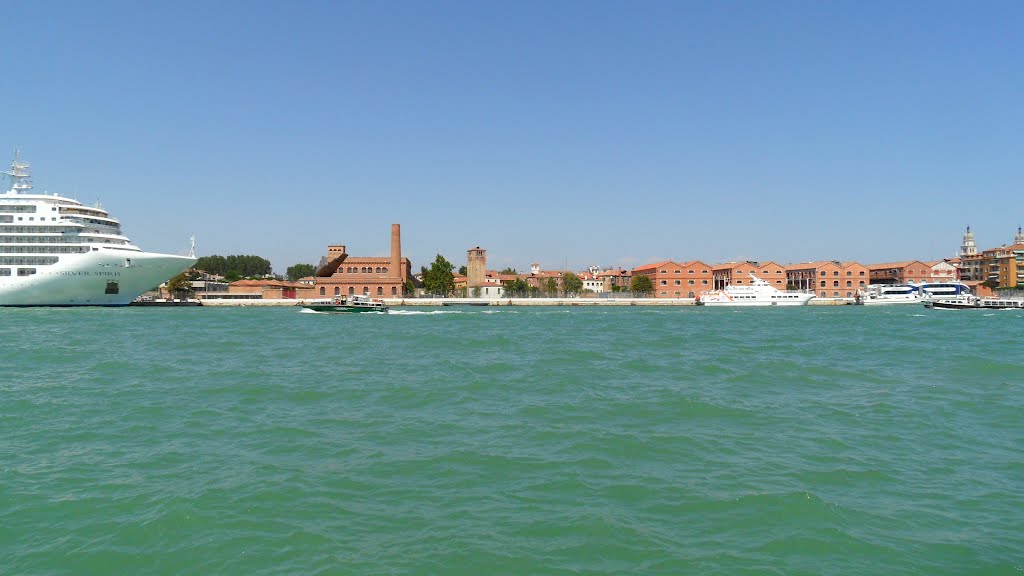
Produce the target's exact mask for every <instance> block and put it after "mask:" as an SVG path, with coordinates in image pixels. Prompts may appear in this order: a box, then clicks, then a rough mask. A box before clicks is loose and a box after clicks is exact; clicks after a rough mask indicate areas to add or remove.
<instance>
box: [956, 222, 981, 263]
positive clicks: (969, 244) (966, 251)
mask: <svg viewBox="0 0 1024 576" xmlns="http://www.w3.org/2000/svg"><path fill="white" fill-rule="evenodd" d="M977 253H978V247H977V246H975V244H974V233H973V232H971V227H970V226H968V227H967V232H964V238H963V242H962V243H961V244H960V256H974V255H975V254H977Z"/></svg>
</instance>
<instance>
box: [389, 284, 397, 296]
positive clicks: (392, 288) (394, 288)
mask: <svg viewBox="0 0 1024 576" xmlns="http://www.w3.org/2000/svg"><path fill="white" fill-rule="evenodd" d="M391 295H392V296H398V287H397V286H392V287H391Z"/></svg>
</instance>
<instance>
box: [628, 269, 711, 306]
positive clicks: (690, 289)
mask: <svg viewBox="0 0 1024 576" xmlns="http://www.w3.org/2000/svg"><path fill="white" fill-rule="evenodd" d="M639 274H643V275H645V276H648V277H650V279H651V283H652V284H653V285H654V297H655V298H697V297H699V296H700V295H702V294H704V293H705V292H709V291H711V290H713V289H714V286H713V284H712V282H713V280H714V277H713V275H712V272H711V266H709V265H708V264H706V263H704V262H701V261H700V260H692V261H690V262H674V261H672V260H667V261H665V262H658V263H656V264H647V265H645V266H640V267H638V268H634V269H633V276H637V275H639Z"/></svg>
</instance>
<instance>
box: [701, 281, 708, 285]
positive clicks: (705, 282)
mask: <svg viewBox="0 0 1024 576" xmlns="http://www.w3.org/2000/svg"><path fill="white" fill-rule="evenodd" d="M700 283H701V284H703V285H705V286H707V285H708V281H707V280H701V281H700Z"/></svg>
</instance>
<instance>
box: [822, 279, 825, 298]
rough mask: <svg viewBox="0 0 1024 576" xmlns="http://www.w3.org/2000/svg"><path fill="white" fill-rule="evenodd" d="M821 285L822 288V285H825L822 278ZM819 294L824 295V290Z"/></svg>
mask: <svg viewBox="0 0 1024 576" xmlns="http://www.w3.org/2000/svg"><path fill="white" fill-rule="evenodd" d="M821 287H822V288H824V287H825V281H824V280H822V281H821ZM821 295H822V296H824V295H825V293H824V292H822V293H821Z"/></svg>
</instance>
